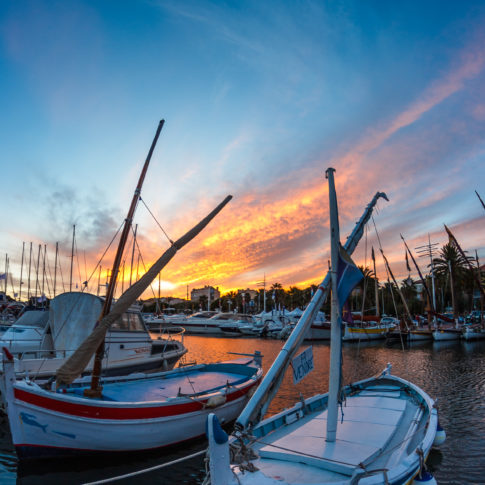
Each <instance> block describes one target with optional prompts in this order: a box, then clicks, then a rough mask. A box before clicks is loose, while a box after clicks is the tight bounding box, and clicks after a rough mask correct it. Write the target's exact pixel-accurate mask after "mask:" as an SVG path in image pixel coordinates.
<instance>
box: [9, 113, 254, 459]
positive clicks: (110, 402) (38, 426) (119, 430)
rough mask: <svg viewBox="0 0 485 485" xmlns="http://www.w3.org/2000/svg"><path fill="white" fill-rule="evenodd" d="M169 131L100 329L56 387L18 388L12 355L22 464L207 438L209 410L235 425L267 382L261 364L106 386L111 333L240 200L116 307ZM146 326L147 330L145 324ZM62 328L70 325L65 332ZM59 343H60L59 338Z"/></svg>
mask: <svg viewBox="0 0 485 485" xmlns="http://www.w3.org/2000/svg"><path fill="white" fill-rule="evenodd" d="M162 126H163V120H162V121H161V122H160V124H159V126H158V129H157V133H156V135H155V139H154V140H153V143H152V146H151V148H150V151H149V154H148V157H147V159H146V161H145V164H144V166H143V169H142V172H141V175H140V177H139V180H138V184H137V187H136V189H135V192H134V195H133V198H132V201H131V205H130V209H129V211H128V215H127V217H126V218H125V222H124V226H123V230H122V232H121V235H120V242H119V245H118V249H117V251H116V255H115V258H114V263H113V269H112V271H111V277H110V281H109V285H108V287H107V289H106V297H105V299H104V301H103V307H102V310H101V313H100V315H99V317H98V319H97V321H96V325H95V327H94V329H93V330H92V331H91V332H90V333H89V335H88V336H87V337H86V338H84V339H83V340H82V342H81V343H80V344H79V345H78V347H77V349H76V350H75V351H74V352H73V353H72V355H71V356H69V358H68V359H67V360H66V361H65V362H64V363H63V364H62V366H60V367H59V368H58V369H57V371H56V382H55V383H54V382H52V383H51V384H52V385H51V386H49V387H48V388H44V387H41V386H39V385H38V384H37V383H36V382H33V381H32V380H30V379H29V378H27V377H26V378H24V379H22V380H17V379H16V375H15V364H14V359H13V356H12V354H11V353H10V352H9V351H8V349H4V354H5V357H6V359H5V360H4V374H3V382H4V389H5V401H6V412H7V415H8V419H9V423H10V430H11V433H12V440H13V444H14V445H15V447H16V449H17V452H18V453H19V456H24V455H26V456H29V455H30V454H31V453H33V454H35V453H38V454H41V455H42V454H49V453H53V452H54V453H55V452H60V453H61V454H63V453H70V452H72V451H78V452H84V451H130V450H143V449H149V448H154V447H160V446H168V445H170V444H174V443H176V442H180V441H184V440H186V439H190V438H193V437H195V436H198V435H199V434H201V433H202V429H203V426H204V418H205V415H206V414H207V408H210V407H211V406H216V407H217V410H218V412H220V413H221V416H222V417H223V418H224V419H233V418H234V417H235V416H236V415H237V413H238V412H239V410H240V409H241V407H242V406H243V404H244V400H245V396H246V395H247V393H249V392H250V390H251V389H252V388H253V387H254V386H255V385H256V384H257V382H258V380H259V379H260V378H261V368H260V363H258V362H255V364H256V365H255V366H252V367H251V368H250V367H249V366H248V365H247V362H246V363H245V364H244V365H242V366H241V365H240V364H234V366H230V365H229V364H224V365H222V366H218V367H217V366H216V367H217V368H215V369H213V368H211V367H210V366H206V367H204V371H203V372H202V369H201V368H199V367H193V368H192V369H188V368H182V369H180V370H176V371H173V373H172V374H170V373H169V374H163V375H161V376H160V375H159V376H150V377H146V376H143V375H138V376H128V377H125V378H119V379H118V380H117V381H116V382H106V381H105V382H104V384H103V385H101V384H102V364H103V356H104V351H105V349H106V347H105V339H106V334H107V332H108V331H109V330H110V329H121V325H124V324H125V323H126V325H127V326H128V328H130V329H131V326H132V323H133V322H132V319H131V317H130V316H128V317H129V318H128V319H127V320H126V321H125V319H124V316H125V314H126V313H127V312H128V311H129V309H130V307H131V306H132V305H133V303H134V302H135V301H136V300H137V299H138V298H139V297H140V296H141V295H142V294H143V292H144V291H145V290H146V289H147V288H148V286H149V285H150V283H151V282H152V281H153V280H154V278H155V277H156V276H157V275H158V274H159V273H160V271H161V270H162V269H163V268H164V267H165V266H166V265H167V264H168V262H169V261H170V260H171V259H172V258H173V257H174V256H175V254H176V253H177V252H178V251H179V250H180V249H181V248H183V247H184V246H185V245H186V244H187V243H188V242H190V241H191V240H192V239H193V238H194V237H196V236H197V235H198V234H199V233H200V232H201V231H202V230H203V229H204V228H205V227H206V226H207V225H208V224H209V223H210V222H211V221H212V219H213V218H214V217H215V216H216V215H217V214H218V213H219V212H220V211H221V210H222V209H223V208H224V207H225V205H226V204H227V203H228V202H229V201H230V200H231V198H232V197H231V196H228V197H226V198H225V199H224V200H223V201H222V202H221V203H220V204H219V205H218V206H217V207H216V208H215V209H214V210H213V211H212V212H211V213H210V214H209V215H207V216H206V217H205V218H204V219H202V220H201V221H200V222H199V223H198V224H197V225H195V226H194V227H193V228H192V229H191V230H189V231H188V232H187V233H186V234H184V235H183V236H182V237H180V238H179V239H177V240H176V241H174V242H172V241H171V245H170V247H169V248H168V249H167V250H166V251H165V252H164V253H163V254H162V255H161V256H160V258H158V260H157V261H155V263H153V264H152V266H151V267H150V268H149V269H148V271H147V272H146V273H145V274H144V275H143V276H142V277H141V278H140V279H139V280H138V281H137V282H136V283H134V284H133V285H132V286H130V287H129V288H128V289H127V290H126V291H125V292H124V293H123V294H122V295H121V297H120V298H119V299H118V300H117V301H116V302H114V301H113V297H114V289H115V287H116V279H117V277H118V274H119V268H120V264H121V260H122V257H123V249H124V247H125V245H126V241H127V238H128V235H129V233H130V231H131V223H132V220H133V216H134V213H135V209H136V206H137V204H138V202H139V198H140V194H141V188H142V185H143V180H144V178H145V175H146V172H147V169H148V164H149V161H150V158H151V156H152V153H153V149H154V147H155V144H156V141H157V139H158V137H159V134H160V131H161V129H162ZM88 307H89V308H88V310H89V311H92V308H91V307H90V306H89V305H88ZM88 313H89V312H88ZM138 317H140V315H138ZM139 322H141V323H143V322H142V320H141V317H140V318H139ZM117 326H118V327H119V328H117ZM62 328H63V325H61V326H60V329H62ZM53 335H54V336H56V338H57V340H58V339H59V334H58V333H54V334H53ZM121 345H122V344H120V346H121ZM142 350H143V349H142ZM93 356H94V362H93V370H92V374H91V379H90V384H89V386H86V385H85V386H81V387H79V385H78V384H76V383H75V382H74V381H75V380H76V379H77V378H78V377H79V376H80V375H81V374H82V373H83V372H84V371H85V369H86V367H87V366H88V364H89V363H90V361H92V359H93ZM201 375H202V377H200V376H201ZM171 379H174V380H171ZM48 384H49V383H48ZM165 433H167V434H166V435H165Z"/></svg>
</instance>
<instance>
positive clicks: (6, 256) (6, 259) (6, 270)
mask: <svg viewBox="0 0 485 485" xmlns="http://www.w3.org/2000/svg"><path fill="white" fill-rule="evenodd" d="M7 281H8V254H7V253H5V298H7Z"/></svg>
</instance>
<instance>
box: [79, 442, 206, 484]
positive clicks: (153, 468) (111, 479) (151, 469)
mask: <svg viewBox="0 0 485 485" xmlns="http://www.w3.org/2000/svg"><path fill="white" fill-rule="evenodd" d="M205 453H206V449H203V450H201V451H197V452H196V453H192V454H191V455H187V456H183V457H182V458H177V459H176V460H172V461H168V462H166V463H162V464H161V465H155V466H152V467H150V468H145V469H143V470H138V471H136V472H132V473H126V474H125V475H119V476H117V477H111V478H105V479H104V480H98V481H96V482H85V483H83V485H100V484H101V483H111V482H116V481H118V480H123V479H124V478H131V477H134V476H136V475H142V474H143V473H148V472H152V471H154V470H160V469H161V468H166V467H168V466H171V465H175V464H177V463H181V462H182V461H185V460H190V459H192V458H197V457H198V456H201V455H204V454H205Z"/></svg>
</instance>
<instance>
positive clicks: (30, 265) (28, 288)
mask: <svg viewBox="0 0 485 485" xmlns="http://www.w3.org/2000/svg"><path fill="white" fill-rule="evenodd" d="M31 268H32V241H30V253H29V281H28V283H27V301H28V302H29V304H30V270H31Z"/></svg>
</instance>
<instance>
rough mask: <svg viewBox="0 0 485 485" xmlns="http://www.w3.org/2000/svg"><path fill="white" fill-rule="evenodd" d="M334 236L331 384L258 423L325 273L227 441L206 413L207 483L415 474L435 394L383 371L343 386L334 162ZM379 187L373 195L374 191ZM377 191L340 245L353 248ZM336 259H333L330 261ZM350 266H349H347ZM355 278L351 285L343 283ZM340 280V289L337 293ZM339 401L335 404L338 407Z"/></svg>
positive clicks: (389, 478) (425, 449)
mask: <svg viewBox="0 0 485 485" xmlns="http://www.w3.org/2000/svg"><path fill="white" fill-rule="evenodd" d="M327 177H328V179H329V194H330V207H331V209H330V214H331V215H330V221H331V234H332V270H331V283H332V330H331V333H332V338H331V357H330V360H331V363H330V379H329V381H330V391H329V393H328V394H321V395H316V396H314V397H311V398H309V399H306V400H303V399H302V401H301V402H299V403H298V404H296V405H295V406H294V407H292V408H290V409H287V410H285V411H283V412H281V413H279V414H277V415H276V416H273V417H271V418H269V419H265V420H263V421H261V418H262V417H263V416H264V413H265V412H266V410H267V409H268V405H269V401H270V399H271V398H272V397H273V396H274V394H275V393H276V391H277V388H278V384H279V382H281V379H282V375H283V374H284V371H285V369H286V366H287V365H288V364H289V361H290V359H291V358H292V356H293V355H294V354H295V352H296V350H297V349H298V347H299V344H300V343H301V340H302V338H303V336H304V334H305V331H306V328H307V327H308V326H309V325H310V324H311V320H312V314H314V312H315V309H316V308H318V307H319V306H320V305H321V302H322V301H323V299H324V298H325V297H326V294H327V293H328V289H329V283H330V277H329V275H327V277H326V278H325V280H324V281H323V282H322V284H321V285H320V286H319V289H318V291H317V292H316V293H315V295H314V298H313V299H312V302H311V303H310V305H309V307H308V308H307V310H306V311H305V313H304V314H303V315H302V317H301V319H300V321H299V322H298V324H297V326H296V328H295V330H294V331H293V333H292V335H291V336H290V337H289V339H288V341H287V342H286V344H285V346H284V347H283V349H282V351H281V352H280V354H279V355H278V357H277V358H276V360H275V363H274V364H273V366H272V367H271V368H270V370H269V371H268V373H267V374H266V377H265V378H264V379H263V381H262V383H261V385H260V386H259V388H258V389H257V391H256V392H255V394H254V396H253V397H252V399H251V400H250V402H249V403H248V405H247V406H246V408H245V409H244V411H243V412H242V413H241V415H240V416H239V418H238V419H237V421H236V425H235V432H234V433H233V436H232V438H231V441H230V445H231V448H232V453H231V455H232V456H233V457H235V458H234V459H233V464H232V470H231V468H230V467H229V441H228V440H227V437H226V439H224V434H223V431H222V430H221V429H220V428H219V427H218V425H217V420H216V418H215V417H214V416H210V417H209V421H208V437H209V455H210V483H211V484H212V485H229V484H240V485H249V484H258V485H266V484H268V485H269V484H276V483H280V484H298V485H304V484H310V483H312V484H316V483H318V484H327V483H338V484H340V485H343V484H349V485H350V484H357V483H362V484H363V483H365V484H384V483H386V484H405V483H408V482H410V481H411V480H412V479H413V477H414V476H415V475H416V474H417V473H419V472H420V470H421V469H422V467H423V465H424V460H425V459H426V457H427V455H428V453H429V451H430V449H431V446H432V445H433V442H434V440H435V436H436V433H437V426H438V418H437V412H436V409H435V408H434V405H433V404H434V403H433V400H432V399H431V398H430V397H429V396H428V395H427V394H426V393H425V392H424V391H422V390H421V389H419V388H418V387H417V386H415V385H414V384H412V383H410V382H407V381H405V380H404V379H401V378H399V377H395V376H392V375H390V365H388V367H387V369H386V370H385V371H384V372H383V373H382V374H381V375H380V376H378V377H375V378H370V379H366V380H363V381H360V382H356V383H355V384H352V385H350V386H347V387H343V388H342V387H341V345H342V326H341V306H340V304H339V302H341V303H343V302H344V301H345V300H346V298H347V296H348V294H350V290H348V289H349V288H350V287H352V285H353V284H355V281H352V278H350V277H351V275H352V270H350V272H349V273H347V274H349V275H350V276H349V278H350V279H349V280H347V279H346V276H341V275H342V274H345V273H346V271H347V269H348V268H349V265H350V264H351V263H349V262H348V261H347V262H345V263H342V261H343V259H340V258H342V250H341V248H339V236H338V216H337V206H336V196H335V191H334V186H333V169H329V170H328V171H327ZM378 195H380V194H377V196H378ZM375 201H376V198H374V199H373V202H371V204H370V206H369V207H368V208H367V209H366V212H365V213H364V215H363V216H362V218H361V220H360V221H359V222H358V224H357V227H356V228H355V229H354V231H353V233H352V234H351V236H350V237H349V238H348V239H347V242H346V244H345V246H344V249H345V250H346V251H347V254H351V253H352V251H353V249H354V248H355V246H356V244H357V242H358V241H359V239H360V237H361V235H362V230H363V225H364V224H365V222H366V220H368V218H369V217H370V214H371V212H372V207H373V205H374V204H375ZM337 261H339V262H338V263H337ZM354 268H355V266H354ZM350 282H352V284H351V283H350ZM344 288H346V289H347V290H348V291H347V293H346V292H345V291H344ZM339 405H340V410H339Z"/></svg>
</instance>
